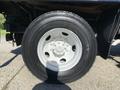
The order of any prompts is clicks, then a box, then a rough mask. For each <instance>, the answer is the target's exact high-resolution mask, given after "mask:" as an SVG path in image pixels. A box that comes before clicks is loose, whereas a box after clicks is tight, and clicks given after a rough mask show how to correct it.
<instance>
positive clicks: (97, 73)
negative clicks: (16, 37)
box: [0, 39, 120, 90]
mask: <svg viewBox="0 0 120 90" xmlns="http://www.w3.org/2000/svg"><path fill="white" fill-rule="evenodd" d="M111 54H112V55H114V56H113V58H110V59H108V60H104V59H102V58H101V57H100V56H97V58H96V61H95V63H94V65H93V67H92V68H91V69H90V71H89V72H88V73H87V74H86V75H85V76H84V77H82V78H81V79H79V80H77V81H75V82H72V83H69V84H62V85H51V84H45V83H44V82H42V81H40V80H38V79H37V78H36V77H34V76H33V75H32V74H31V73H30V72H29V70H28V69H27V68H26V66H25V65H24V62H23V60H22V56H21V48H20V47H12V43H11V42H5V41H4V39H2V41H1V42H0V90H120V57H119V56H120V45H115V46H114V47H112V50H111Z"/></svg>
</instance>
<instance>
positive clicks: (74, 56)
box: [37, 28, 82, 72]
mask: <svg viewBox="0 0 120 90" xmlns="http://www.w3.org/2000/svg"><path fill="white" fill-rule="evenodd" d="M37 54H38V58H39V60H40V62H41V63H42V64H43V66H44V67H46V68H48V69H50V70H52V71H57V72H58V71H67V70H70V69H72V68H73V67H74V66H76V65H77V64H78V63H79V61H80V59H81V57H82V43H81V41H80V39H79V37H78V36H77V35H76V34H75V33H74V32H72V31H70V30H68V29H66V28H54V29H52V30H49V31H48V32H46V33H45V34H44V35H43V36H42V37H41V39H40V40H39V42H38V46H37ZM53 62H54V63H53Z"/></svg>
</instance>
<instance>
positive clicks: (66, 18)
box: [22, 11, 97, 83]
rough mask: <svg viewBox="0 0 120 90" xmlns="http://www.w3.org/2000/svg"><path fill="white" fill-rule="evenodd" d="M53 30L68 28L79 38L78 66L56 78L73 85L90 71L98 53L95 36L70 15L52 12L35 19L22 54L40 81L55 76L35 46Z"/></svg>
mask: <svg viewBox="0 0 120 90" xmlns="http://www.w3.org/2000/svg"><path fill="white" fill-rule="evenodd" d="M53 28H67V29H69V30H71V31H73V32H74V33H75V34H76V35H78V37H79V38H80V40H81V42H82V46H83V54H82V57H81V60H80V61H79V63H78V64H77V65H76V66H75V67H73V68H72V69H71V70H69V71H65V72H59V73H60V74H59V75H58V76H57V79H58V80H59V81H61V82H64V83H66V82H72V81H74V80H77V79H78V78H80V77H82V76H83V75H84V74H85V73H86V72H88V71H89V69H90V68H91V66H92V65H93V63H94V60H95V57H96V53H97V43H96V38H95V34H94V32H93V30H92V28H91V27H90V25H89V24H88V23H87V22H86V21H85V20H84V19H83V18H81V17H79V16H78V15H76V14H73V13H71V12H66V11H52V12H48V13H45V14H43V15H41V16H40V17H38V18H36V19H35V20H34V21H33V22H32V23H31V24H30V25H29V27H28V28H27V30H26V32H25V34H24V37H23V41H22V55H23V59H24V62H25V63H26V65H27V67H28V68H29V70H30V71H31V72H32V73H33V74H34V75H35V76H37V77H38V78H39V79H42V80H46V79H47V78H48V76H47V75H51V76H49V78H51V80H52V76H54V74H55V72H54V71H51V70H49V69H48V70H49V73H50V74H48V72H46V68H45V67H44V66H43V65H42V64H41V62H40V60H39V58H38V56H37V44H38V41H39V40H40V38H41V37H42V35H44V34H45V33H46V32H47V31H49V30H51V29H53Z"/></svg>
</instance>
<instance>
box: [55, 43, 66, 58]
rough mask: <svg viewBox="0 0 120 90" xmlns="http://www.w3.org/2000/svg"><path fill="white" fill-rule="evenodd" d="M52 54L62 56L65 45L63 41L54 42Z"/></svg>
mask: <svg viewBox="0 0 120 90" xmlns="http://www.w3.org/2000/svg"><path fill="white" fill-rule="evenodd" d="M53 54H54V55H55V56H57V57H62V56H64V54H65V47H64V42H63V41H57V42H55V48H54V49H53Z"/></svg>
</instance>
